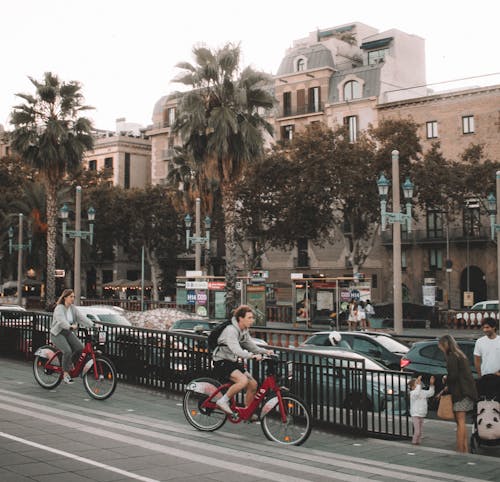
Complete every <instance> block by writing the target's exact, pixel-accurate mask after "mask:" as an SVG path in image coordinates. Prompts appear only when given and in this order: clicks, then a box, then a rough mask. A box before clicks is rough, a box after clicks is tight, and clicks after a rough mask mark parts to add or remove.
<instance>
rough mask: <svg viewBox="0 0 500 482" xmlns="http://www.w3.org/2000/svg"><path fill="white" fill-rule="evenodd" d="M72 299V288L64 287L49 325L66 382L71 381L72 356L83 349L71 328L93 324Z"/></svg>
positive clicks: (78, 353) (69, 382) (73, 296)
mask: <svg viewBox="0 0 500 482" xmlns="http://www.w3.org/2000/svg"><path fill="white" fill-rule="evenodd" d="M74 301H75V293H74V291H73V290H71V289H66V290H64V291H63V292H62V294H61V296H60V297H59V299H58V300H57V304H56V307H55V309H54V314H53V316H52V325H51V327H50V334H51V340H52V343H54V345H55V346H56V347H57V348H59V350H61V352H62V368H63V381H64V382H65V383H68V384H71V383H73V379H72V378H71V375H70V374H69V372H70V371H71V368H72V366H71V365H72V359H73V356H75V357H77V356H80V353H81V352H82V351H83V343H82V342H81V341H80V340H79V339H78V337H77V336H76V335H75V334H74V333H73V331H72V330H76V329H77V328H78V325H83V326H85V327H87V328H91V327H92V326H94V323H93V322H92V321H90V320H89V319H88V318H86V317H85V316H83V315H82V314H81V313H80V312H79V311H78V308H77V307H76V306H75V305H74V304H73V303H74Z"/></svg>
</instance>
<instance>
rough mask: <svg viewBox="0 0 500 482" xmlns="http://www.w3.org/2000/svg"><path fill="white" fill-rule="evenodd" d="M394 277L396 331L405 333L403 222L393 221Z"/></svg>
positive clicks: (396, 204)
mask: <svg viewBox="0 0 500 482" xmlns="http://www.w3.org/2000/svg"><path fill="white" fill-rule="evenodd" d="M392 185H393V189H392V211H393V212H394V213H397V214H399V213H400V211H401V208H400V193H399V152H398V151H397V150H394V151H392ZM392 229H393V278H394V287H393V290H394V331H395V332H396V334H397V335H401V334H402V333H403V296H402V291H401V284H402V279H401V223H400V222H398V221H397V220H396V222H394V223H393V228H392Z"/></svg>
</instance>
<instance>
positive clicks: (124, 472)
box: [0, 432, 159, 482]
mask: <svg viewBox="0 0 500 482" xmlns="http://www.w3.org/2000/svg"><path fill="white" fill-rule="evenodd" d="M0 437H4V438H7V439H10V440H13V441H14V442H19V443H22V444H25V445H29V446H30V447H35V448H37V449H41V450H45V451H46V452H52V453H53V454H57V455H61V456H62V457H66V458H69V459H73V460H76V461H77V462H83V463H85V464H89V465H94V466H95V467H98V468H100V469H104V470H108V471H110V472H115V473H117V474H120V475H124V476H125V477H129V478H131V479H135V480H141V481H142V482H159V481H158V480H157V479H150V478H149V477H144V476H142V475H139V474H134V473H133V472H129V471H127V470H122V469H119V468H118V467H112V466H111V465H107V464H103V463H101V462H96V461H95V460H91V459H87V458H85V457H80V456H79V455H75V454H72V453H70V452H65V451H64V450H59V449H55V448H53V447H48V446H47V445H42V444H39V443H36V442H32V441H31V440H26V439H24V438H20V437H16V436H15V435H11V434H9V433H5V432H0Z"/></svg>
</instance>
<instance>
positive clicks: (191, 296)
mask: <svg viewBox="0 0 500 482" xmlns="http://www.w3.org/2000/svg"><path fill="white" fill-rule="evenodd" d="M186 301H187V304H188V305H195V304H196V291H195V290H188V291H187V293H186Z"/></svg>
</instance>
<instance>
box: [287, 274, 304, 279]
mask: <svg viewBox="0 0 500 482" xmlns="http://www.w3.org/2000/svg"><path fill="white" fill-rule="evenodd" d="M303 277H304V274H303V273H291V274H290V278H291V279H302V278H303Z"/></svg>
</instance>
